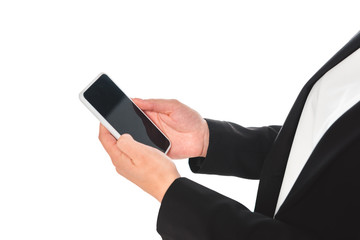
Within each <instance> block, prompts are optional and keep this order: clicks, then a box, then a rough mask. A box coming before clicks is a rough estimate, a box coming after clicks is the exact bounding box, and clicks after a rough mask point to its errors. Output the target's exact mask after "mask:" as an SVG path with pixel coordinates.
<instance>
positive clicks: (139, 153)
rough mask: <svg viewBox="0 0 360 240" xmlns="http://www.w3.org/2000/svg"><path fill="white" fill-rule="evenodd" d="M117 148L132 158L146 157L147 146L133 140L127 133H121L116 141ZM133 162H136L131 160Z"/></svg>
mask: <svg viewBox="0 0 360 240" xmlns="http://www.w3.org/2000/svg"><path fill="white" fill-rule="evenodd" d="M117 147H118V149H119V150H120V151H121V152H123V153H125V154H126V155H127V156H128V157H129V158H131V159H132V160H141V159H144V158H146V154H145V152H146V151H148V146H146V145H144V144H142V143H139V142H137V141H135V140H134V139H133V138H132V137H131V136H130V135H129V134H123V135H121V136H120V138H119V139H118V141H117ZM133 163H134V164H135V163H136V162H133Z"/></svg>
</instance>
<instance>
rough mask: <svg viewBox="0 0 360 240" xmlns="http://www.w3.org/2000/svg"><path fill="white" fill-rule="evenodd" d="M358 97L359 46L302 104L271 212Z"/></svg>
mask: <svg viewBox="0 0 360 240" xmlns="http://www.w3.org/2000/svg"><path fill="white" fill-rule="evenodd" d="M359 100H360V49H358V50H357V51H355V52H354V53H353V54H351V55H350V56H348V57H347V58H346V59H344V60H343V61H342V62H340V63H339V64H338V65H336V66H335V67H333V68H332V69H330V70H329V71H328V72H327V73H326V74H324V75H323V76H322V77H321V78H320V79H319V80H318V81H317V82H316V83H315V85H314V86H313V88H312V89H311V91H310V93H309V95H308V97H307V100H306V103H305V105H304V108H303V111H302V114H301V117H300V120H299V124H298V126H297V129H296V133H295V137H294V141H293V144H292V147H291V150H290V154H289V159H288V162H287V166H286V169H285V175H284V179H283V182H282V185H281V190H280V194H279V198H278V202H277V205H276V210H275V214H276V213H277V211H278V210H279V208H280V206H281V205H282V204H283V202H284V200H285V198H286V197H287V195H288V194H289V192H290V190H291V188H292V186H293V185H294V183H295V181H296V179H297V178H298V176H299V174H300V172H301V170H302V169H303V167H304V166H305V164H306V162H307V160H308V158H309V157H310V155H311V153H312V151H313V150H314V148H315V146H316V145H317V143H318V142H319V140H320V139H321V137H322V136H323V135H324V134H325V132H326V131H327V130H328V129H329V127H330V126H331V125H332V124H333V123H334V122H335V121H336V120H337V119H338V118H340V117H341V115H343V114H344V113H345V112H346V111H347V110H349V109H350V108H351V107H352V106H354V105H355V104H356V103H357V102H358V101H359Z"/></svg>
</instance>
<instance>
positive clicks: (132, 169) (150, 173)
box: [99, 124, 180, 202]
mask: <svg viewBox="0 0 360 240" xmlns="http://www.w3.org/2000/svg"><path fill="white" fill-rule="evenodd" d="M99 139H100V142H101V143H102V145H103V147H104V148H105V150H106V152H107V153H108V154H109V156H110V158H111V160H112V162H113V164H114V166H115V168H116V171H117V172H118V173H119V174H120V175H122V176H123V177H125V178H127V179H128V180H130V181H131V182H133V183H135V184H136V185H137V186H139V187H140V188H141V189H143V190H144V191H145V192H147V193H149V194H150V195H152V196H153V197H155V198H156V199H157V200H158V201H159V202H161V201H162V199H163V197H164V195H165V193H166V191H167V189H168V188H169V187H170V185H171V184H172V183H173V182H174V181H175V179H177V178H179V177H180V175H179V173H178V171H177V169H176V167H175V164H174V163H173V162H172V161H171V160H170V159H169V158H168V157H167V156H166V155H165V154H164V153H162V152H160V151H159V150H157V149H155V148H152V147H149V146H147V145H144V144H142V143H139V142H137V141H135V140H134V139H133V138H132V137H131V136H130V135H129V134H123V135H121V136H120V138H119V139H118V140H117V141H116V139H115V138H114V137H113V136H112V135H111V133H110V132H109V131H108V130H107V129H106V128H105V127H104V126H103V125H102V124H100V131H99Z"/></svg>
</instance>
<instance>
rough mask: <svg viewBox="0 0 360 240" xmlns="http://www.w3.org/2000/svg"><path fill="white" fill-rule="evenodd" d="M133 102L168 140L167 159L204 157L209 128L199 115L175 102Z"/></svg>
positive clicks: (159, 100)
mask: <svg viewBox="0 0 360 240" xmlns="http://www.w3.org/2000/svg"><path fill="white" fill-rule="evenodd" d="M133 101H134V103H135V104H136V105H137V106H138V107H139V108H141V109H142V110H143V111H144V112H145V113H146V115H148V117H149V118H150V119H151V121H153V122H154V123H155V124H156V125H157V126H158V127H159V128H160V130H161V131H162V132H163V133H164V134H165V135H166V136H167V137H168V138H169V139H170V142H171V148H170V151H169V152H168V155H169V157H171V158H173V159H181V158H190V157H206V153H207V148H208V145H209V128H208V125H207V123H206V121H205V120H204V119H203V118H202V117H201V116H200V114H199V113H197V112H196V111H195V110H193V109H191V108H189V107H188V106H186V105H185V104H182V103H181V102H179V101H177V100H162V99H149V100H142V99H138V98H134V99H133Z"/></svg>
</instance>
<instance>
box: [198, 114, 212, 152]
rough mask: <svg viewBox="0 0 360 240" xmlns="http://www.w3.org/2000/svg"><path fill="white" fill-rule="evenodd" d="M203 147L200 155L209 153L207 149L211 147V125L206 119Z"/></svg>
mask: <svg viewBox="0 0 360 240" xmlns="http://www.w3.org/2000/svg"><path fill="white" fill-rule="evenodd" d="M203 129H204V130H203V147H202V151H201V154H200V157H206V155H207V151H208V147H209V136H210V133H209V126H208V124H207V122H206V120H204V128H203Z"/></svg>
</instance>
